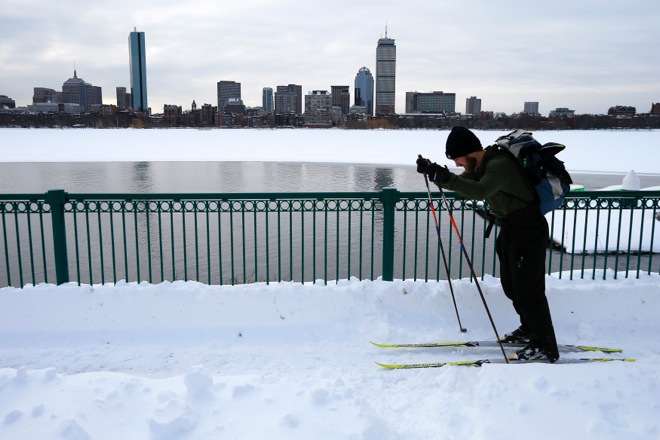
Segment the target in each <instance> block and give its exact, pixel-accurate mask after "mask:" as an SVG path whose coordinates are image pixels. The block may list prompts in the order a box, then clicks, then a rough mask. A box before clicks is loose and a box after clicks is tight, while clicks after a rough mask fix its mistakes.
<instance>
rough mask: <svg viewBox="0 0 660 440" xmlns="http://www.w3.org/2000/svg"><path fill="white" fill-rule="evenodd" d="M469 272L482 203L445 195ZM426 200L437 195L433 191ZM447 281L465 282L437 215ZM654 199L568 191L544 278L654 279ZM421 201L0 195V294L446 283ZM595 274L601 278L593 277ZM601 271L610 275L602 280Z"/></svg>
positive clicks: (340, 196) (477, 255)
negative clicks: (159, 286) (92, 288)
mask: <svg viewBox="0 0 660 440" xmlns="http://www.w3.org/2000/svg"><path fill="white" fill-rule="evenodd" d="M446 195H447V198H448V202H449V204H450V206H451V210H452V213H453V217H454V219H455V220H456V222H457V225H458V228H459V231H460V233H461V235H462V237H463V241H464V244H465V246H466V249H467V252H468V253H469V255H470V259H471V261H472V263H473V265H474V269H475V272H476V273H477V275H478V276H481V277H483V276H484V275H485V274H491V275H494V276H497V275H498V262H497V257H496V253H495V246H494V237H495V236H496V234H497V225H496V226H495V229H494V233H493V234H491V238H488V239H487V238H485V237H484V231H485V229H486V227H487V221H486V220H484V213H485V212H486V210H487V206H485V204H483V203H481V202H477V201H473V200H466V199H462V198H460V197H458V196H457V195H456V194H453V193H446ZM434 196H435V195H434ZM433 203H434V208H435V210H436V211H437V212H438V214H439V216H438V217H439V218H438V220H439V224H440V233H441V237H442V240H443V244H444V248H445V252H446V253H447V263H448V267H449V273H450V276H451V277H452V278H462V277H468V276H470V270H469V268H468V267H467V266H466V263H465V261H464V259H463V258H462V255H461V251H460V249H459V247H458V246H459V244H458V241H457V238H456V236H455V235H454V234H453V233H452V230H451V228H450V223H449V218H448V213H447V210H446V209H445V208H446V207H444V206H439V204H438V201H437V199H436V200H434V201H433ZM659 213H660V191H639V192H621V191H610V192H603V191H592V192H586V191H583V192H572V193H570V195H569V197H568V198H567V199H566V203H565V206H564V207H563V208H562V209H559V210H556V211H554V212H553V213H552V214H550V215H549V216H548V220H549V225H550V230H551V240H549V246H548V254H547V260H546V261H547V266H548V273H556V274H558V276H559V277H570V278H573V277H579V278H585V277H589V278H595V277H596V276H602V277H604V278H605V277H607V276H612V277H617V276H621V273H623V276H625V277H628V276H639V274H640V273H660V258H659V257H657V256H655V254H656V253H658V252H660V239H659V238H658V237H660V235H659V234H658V233H657V229H658V228H659V227H660V214H659ZM441 258H442V256H441V253H440V249H439V246H438V238H437V235H436V229H435V223H434V222H433V219H432V217H431V215H430V206H429V200H428V196H427V194H426V193H421V192H420V193H415V192H399V191H398V190H396V189H395V188H386V189H384V190H382V191H380V192H364V193H259V194H70V193H66V192H65V191H63V190H52V191H49V192H47V193H45V194H5V195H0V287H3V286H17V287H19V286H24V285H25V284H38V283H57V284H62V283H67V282H76V283H78V284H81V283H84V284H99V283H101V284H104V283H117V282H119V281H122V280H123V281H127V282H131V281H148V282H151V283H158V282H163V281H174V280H197V281H200V282H203V283H208V284H237V283H250V282H273V281H299V282H310V281H318V280H323V281H324V282H327V281H328V280H339V279H348V278H352V277H355V278H358V279H361V280H363V279H376V278H378V277H381V278H382V279H383V280H392V279H395V278H396V279H415V280H416V279H423V280H429V279H435V280H438V279H446V278H447V276H448V275H447V273H445V272H446V270H445V268H444V265H443V264H442V260H441ZM604 269H610V270H609V271H608V270H604ZM608 272H609V275H608Z"/></svg>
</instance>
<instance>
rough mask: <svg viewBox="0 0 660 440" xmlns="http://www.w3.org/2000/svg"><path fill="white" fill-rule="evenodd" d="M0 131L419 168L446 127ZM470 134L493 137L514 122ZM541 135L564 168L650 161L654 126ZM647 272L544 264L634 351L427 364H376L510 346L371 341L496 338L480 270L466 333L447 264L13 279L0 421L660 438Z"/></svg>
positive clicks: (565, 334) (132, 432)
mask: <svg viewBox="0 0 660 440" xmlns="http://www.w3.org/2000/svg"><path fill="white" fill-rule="evenodd" d="M0 133H1V134H2V138H3V143H2V144H1V145H0V160H1V161H4V162H21V161H104V160H121V161H135V160H223V161H227V160H241V161H244V160H259V161H263V160H279V161H320V162H323V161H328V162H341V161H344V162H350V163H360V162H362V163H383V164H406V165H408V164H409V165H411V166H412V164H411V160H413V161H414V157H416V154H417V153H421V154H423V155H425V156H428V157H431V158H434V159H435V160H438V162H441V160H442V157H443V155H442V150H443V148H442V145H443V144H444V139H445V138H446V132H438V131H403V130H400V131H373V132H350V131H343V130H326V131H315V130H279V131H278V130H210V131H208V130H45V129H44V130H41V129H40V130H19V129H0ZM319 133H323V134H321V135H319ZM477 133H478V135H479V136H480V138H481V139H482V142H484V143H485V144H487V143H488V142H490V141H491V140H494V139H495V138H496V137H497V136H499V135H500V134H504V133H499V132H477ZM536 135H537V138H539V140H541V141H542V142H547V141H559V142H563V143H566V144H567V145H568V148H567V149H566V150H565V151H564V152H562V160H565V161H566V162H567V163H569V164H571V166H572V167H574V168H571V171H572V170H587V171H594V172H615V173H622V176H623V175H625V174H626V173H628V172H629V171H630V170H632V169H634V170H635V172H636V173H637V174H638V175H640V174H643V173H655V174H657V164H658V163H660V162H659V161H658V159H660V157H659V156H660V148H658V143H659V141H660V132H658V131H640V132H539V133H536ZM136 144H137V145H141V148H135V145H136ZM180 145H185V146H186V148H180ZM311 145H314V147H315V148H311V147H310V146H311ZM330 145H332V148H330V147H329V146H330ZM223 146H226V147H228V148H222V147H223ZM239 147H240V148H239ZM624 149H625V151H626V154H621V151H623V150H624ZM613 155H614V156H613ZM613 158H614V159H615V160H613ZM26 178H29V176H26ZM578 230H580V228H578ZM654 261H655V260H654ZM656 266H657V264H656ZM654 271H655V272H656V273H655V274H652V275H647V274H644V273H642V274H640V275H639V278H635V277H634V275H633V274H631V277H630V278H625V277H624V276H623V274H622V275H621V276H618V277H615V276H614V275H615V274H613V273H608V274H607V280H606V281H604V280H603V273H602V272H600V271H597V272H596V274H595V276H594V279H593V280H589V279H585V280H582V279H573V280H571V279H570V278H571V277H570V274H562V277H561V278H559V277H558V274H554V275H553V276H548V277H546V282H547V294H548V299H549V302H550V307H551V309H552V314H553V320H554V325H555V329H556V333H557V337H558V339H559V342H561V343H574V344H582V345H593V346H614V347H621V348H622V349H623V353H622V354H620V355H619V354H612V355H604V354H602V353H590V354H589V356H594V357H626V358H635V359H636V362H634V363H624V362H610V363H593V364H580V365H544V364H528V365H495V364H494V365H485V366H483V367H482V368H469V367H444V368H440V369H424V370H386V369H383V368H381V367H379V366H377V365H376V364H375V363H374V361H381V362H391V363H399V362H430V361H439V360H461V359H471V358H475V357H481V356H488V357H499V356H501V353H500V352H499V350H497V349H491V350H484V351H478V350H472V349H418V350H410V349H382V348H377V347H374V346H373V345H371V344H370V343H369V341H380V342H413V341H437V340H466V339H469V340H478V339H493V338H494V337H495V336H494V332H493V329H492V327H491V325H490V322H489V320H488V318H487V315H486V312H485V310H484V307H483V304H482V301H481V298H480V296H479V294H478V292H477V290H476V285H475V284H474V283H471V282H470V281H469V280H454V281H453V288H454V292H455V294H456V300H457V304H458V309H459V312H460V314H461V321H462V324H463V326H464V327H466V328H467V329H468V332H467V333H461V332H460V331H459V329H458V323H457V320H456V314H455V311H454V306H453V302H452V297H451V294H450V291H449V286H448V283H447V282H445V281H441V282H434V281H431V282H423V281H412V280H407V281H401V280H395V281H394V282H383V281H380V280H376V281H357V280H355V279H351V280H338V281H331V280H329V281H328V282H327V284H326V283H325V282H323V281H320V280H319V281H317V282H316V283H310V284H301V283H285V282H283V283H275V284H270V285H267V284H263V283H255V284H246V285H238V286H208V285H204V284H200V283H196V282H183V281H176V282H164V283H161V284H157V285H153V284H148V283H140V284H137V283H125V282H119V283H117V284H116V285H93V286H90V285H82V286H78V285H76V284H66V285H62V286H54V285H47V284H40V285H37V286H31V285H28V286H26V287H25V288H24V289H16V288H10V287H6V288H0V438H2V439H3V440H4V439H8V440H14V439H16V440H19V439H20V440H23V439H67V440H74V439H118V438H121V439H143V438H144V439H148V438H151V439H168V440H169V439H209V438H222V439H265V438H267V439H287V440H288V439H333V440H334V439H366V440H382V439H396V440H408V439H476V440H482V439H523V438H529V437H534V438H540V439H560V438H561V439H564V438H580V439H599V440H600V439H641V440H646V439H649V440H650V439H658V438H660V419H659V418H658V414H660V389H659V386H658V377H660V367H658V365H659V364H660V341H659V340H658V338H657V335H658V334H660V321H659V320H658V319H657V314H658V310H660V275H658V274H657V267H654ZM480 285H481V287H482V289H483V291H484V295H485V298H486V300H487V303H488V306H489V308H490V312H491V314H492V316H493V319H494V321H495V324H496V327H497V329H498V333H499V334H500V335H501V334H503V333H505V332H507V331H510V330H512V329H513V328H515V327H517V325H518V322H517V316H516V315H515V313H514V312H513V310H512V307H511V305H510V303H509V301H508V300H507V299H506V298H505V296H504V294H503V293H502V289H501V287H500V285H499V280H498V279H496V278H493V277H490V276H487V277H486V278H485V279H484V280H482V281H480ZM563 356H564V357H580V355H578V354H564V355H563ZM582 356H584V355H582Z"/></svg>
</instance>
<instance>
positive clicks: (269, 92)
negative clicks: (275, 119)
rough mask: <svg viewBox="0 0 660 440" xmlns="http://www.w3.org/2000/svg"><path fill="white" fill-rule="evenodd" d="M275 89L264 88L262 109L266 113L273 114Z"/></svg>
mask: <svg viewBox="0 0 660 440" xmlns="http://www.w3.org/2000/svg"><path fill="white" fill-rule="evenodd" d="M273 105H274V104H273V89H272V88H271V87H264V88H263V90H262V93H261V107H262V108H263V110H264V112H266V113H273V110H274V107H273Z"/></svg>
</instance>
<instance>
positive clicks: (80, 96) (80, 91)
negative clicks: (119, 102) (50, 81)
mask: <svg viewBox="0 0 660 440" xmlns="http://www.w3.org/2000/svg"><path fill="white" fill-rule="evenodd" d="M62 102H63V103H65V104H79V105H80V108H81V109H82V110H83V111H84V112H90V111H91V110H92V106H93V105H101V104H103V92H102V90H101V87H97V86H93V85H91V84H89V83H86V82H85V81H84V80H83V79H82V78H78V73H77V72H76V70H75V69H74V71H73V78H69V79H67V80H66V81H64V84H62Z"/></svg>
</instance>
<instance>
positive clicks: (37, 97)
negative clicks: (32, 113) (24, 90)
mask: <svg viewBox="0 0 660 440" xmlns="http://www.w3.org/2000/svg"><path fill="white" fill-rule="evenodd" d="M43 102H54V103H59V102H62V92H58V91H57V90H54V89H49V88H47V87H35V88H34V94H33V95H32V103H33V104H39V103H43Z"/></svg>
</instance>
